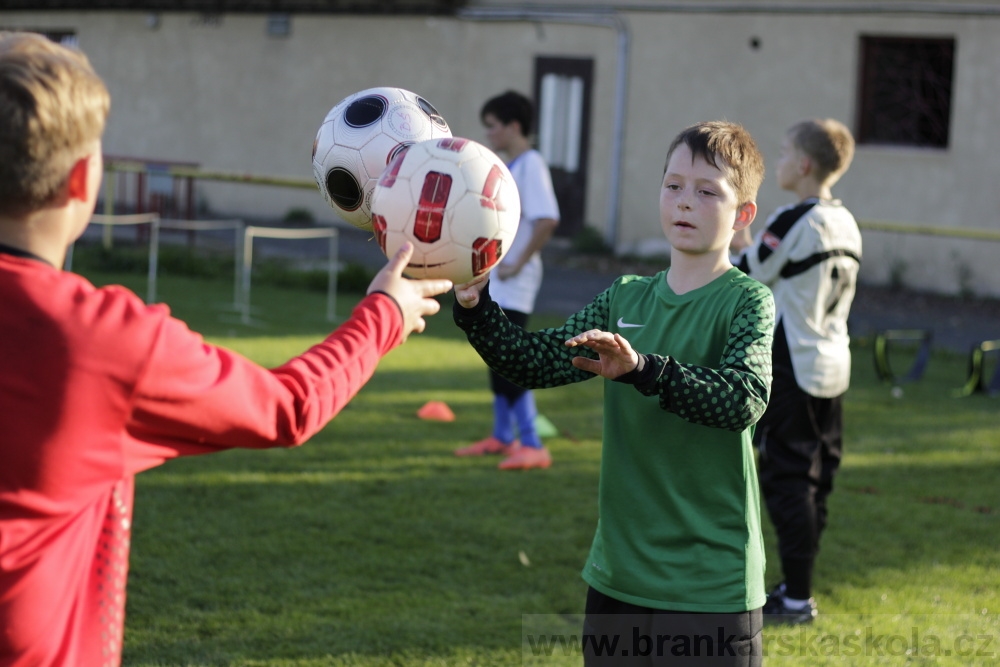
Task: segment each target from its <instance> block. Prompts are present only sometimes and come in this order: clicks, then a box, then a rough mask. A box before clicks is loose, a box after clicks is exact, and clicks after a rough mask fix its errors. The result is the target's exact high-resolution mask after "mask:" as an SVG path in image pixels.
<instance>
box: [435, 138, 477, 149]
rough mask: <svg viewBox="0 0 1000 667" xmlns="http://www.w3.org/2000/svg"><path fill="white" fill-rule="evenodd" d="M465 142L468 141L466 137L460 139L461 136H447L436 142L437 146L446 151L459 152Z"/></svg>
mask: <svg viewBox="0 0 1000 667" xmlns="http://www.w3.org/2000/svg"><path fill="white" fill-rule="evenodd" d="M467 143H469V140H468V139H462V138H461V137H448V138H446V139H442V140H440V141H439V142H438V148H441V149H443V150H446V151H455V152H456V153H461V152H462V149H463V148H465V145H466V144H467Z"/></svg>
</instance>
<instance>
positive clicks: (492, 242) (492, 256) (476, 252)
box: [472, 236, 503, 276]
mask: <svg viewBox="0 0 1000 667" xmlns="http://www.w3.org/2000/svg"><path fill="white" fill-rule="evenodd" d="M501 257H503V242H502V241H501V240H500V239H487V238H483V237H482V236H480V237H479V238H478V239H476V240H475V242H473V244H472V275H474V276H481V275H483V274H484V273H486V272H487V271H489V270H490V269H491V268H492V267H493V265H494V264H496V263H497V262H499V261H500V258H501Z"/></svg>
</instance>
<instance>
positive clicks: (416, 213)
mask: <svg viewBox="0 0 1000 667" xmlns="http://www.w3.org/2000/svg"><path fill="white" fill-rule="evenodd" d="M520 217H521V200H520V198H519V196H518V192H517V185H516V184H515V183H514V178H513V177H512V176H511V174H510V171H509V170H508V169H507V165H505V164H504V163H503V161H502V160H501V159H500V158H499V157H497V155H496V154H495V153H494V152H493V151H491V150H490V149H489V148H487V147H485V146H483V145H482V144H479V143H477V142H475V141H472V140H471V139H463V138H460V137H452V138H444V139H431V140H426V141H421V142H419V143H415V144H413V145H412V146H410V147H408V148H407V149H406V150H405V151H403V152H401V153H400V154H398V155H397V156H396V157H395V158H393V160H392V162H390V163H389V166H388V167H387V168H386V169H385V171H384V172H383V173H382V177H381V178H380V179H379V180H378V184H377V185H376V187H375V192H374V195H373V197H372V225H373V228H374V231H375V238H376V240H377V241H378V244H379V247H380V248H381V249H382V252H384V253H385V254H386V256H387V257H391V256H392V255H394V254H395V253H396V251H397V250H399V248H400V246H402V245H403V243H405V242H407V241H409V242H411V243H412V244H413V246H414V251H413V257H412V258H411V259H410V263H409V265H408V266H407V267H406V269H405V271H404V272H405V273H406V275H408V276H410V277H411V278H448V279H449V280H451V281H452V282H454V283H455V284H456V285H457V284H461V283H466V282H469V281H470V280H472V279H473V278H475V277H476V276H480V275H483V274H484V273H487V272H489V271H490V270H491V269H493V268H494V267H495V266H496V265H497V263H498V262H499V261H500V259H501V258H502V257H503V255H504V253H505V252H506V251H507V250H508V249H509V248H510V245H511V243H512V242H513V240H514V234H515V233H516V232H517V225H518V221H519V219H520Z"/></svg>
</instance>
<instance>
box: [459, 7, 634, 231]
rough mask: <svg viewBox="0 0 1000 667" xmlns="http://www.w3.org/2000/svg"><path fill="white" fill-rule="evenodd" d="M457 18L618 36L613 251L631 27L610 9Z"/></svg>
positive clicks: (500, 11) (494, 12)
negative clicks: (546, 25)
mask: <svg viewBox="0 0 1000 667" xmlns="http://www.w3.org/2000/svg"><path fill="white" fill-rule="evenodd" d="M457 17H458V18H459V19H462V20H466V21H531V22H542V21H546V22H549V23H569V24H574V25H589V26H598V27H604V28H611V29H612V30H614V31H615V32H616V34H617V36H618V63H617V68H616V74H615V97H614V102H615V111H614V119H613V122H612V137H611V156H610V160H609V166H608V172H609V177H608V183H609V186H610V192H609V193H608V202H607V208H606V216H607V220H606V223H605V227H604V242H605V243H606V244H607V245H608V246H609V247H610V248H612V249H614V248H616V247H617V242H618V218H619V213H620V208H621V178H622V177H621V174H622V156H623V154H624V150H625V108H626V97H627V95H628V70H629V52H630V49H631V44H632V37H631V34H630V32H629V29H628V24H627V23H626V22H625V19H624V18H622V17H621V16H620V15H619V14H618V13H617V12H615V11H610V10H605V11H602V10H590V11H588V10H583V9H581V10H574V11H561V10H558V9H541V8H539V9H533V8H530V7H523V8H509V9H508V8H502V7H466V8H464V9H461V10H460V11H459V12H458V14H457Z"/></svg>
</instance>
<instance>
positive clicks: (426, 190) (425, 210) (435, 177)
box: [413, 171, 451, 243]
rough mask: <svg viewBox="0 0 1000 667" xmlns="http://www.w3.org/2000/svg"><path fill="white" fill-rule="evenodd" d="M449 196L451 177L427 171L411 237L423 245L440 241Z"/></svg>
mask: <svg viewBox="0 0 1000 667" xmlns="http://www.w3.org/2000/svg"><path fill="white" fill-rule="evenodd" d="M450 194H451V176H450V175H449V174H442V173H441V172H439V171H429V172H427V175H426V176H424V187H423V188H421V190H420V201H419V202H417V213H416V216H415V218H414V220H413V235H414V236H416V237H417V239H418V240H420V241H422V242H423V243H435V242H437V241H439V240H440V239H441V230H442V228H443V227H444V209H445V206H447V205H448V195H450Z"/></svg>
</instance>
